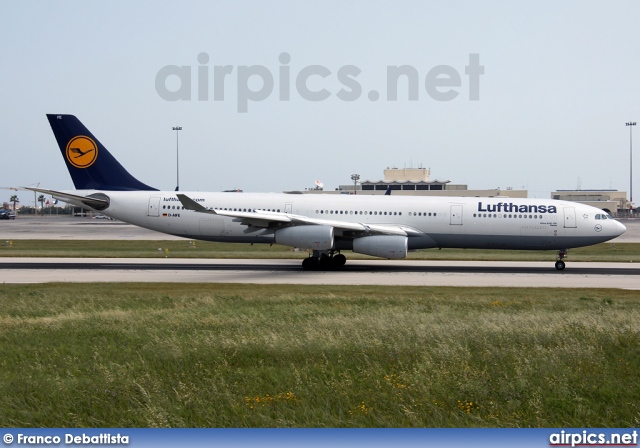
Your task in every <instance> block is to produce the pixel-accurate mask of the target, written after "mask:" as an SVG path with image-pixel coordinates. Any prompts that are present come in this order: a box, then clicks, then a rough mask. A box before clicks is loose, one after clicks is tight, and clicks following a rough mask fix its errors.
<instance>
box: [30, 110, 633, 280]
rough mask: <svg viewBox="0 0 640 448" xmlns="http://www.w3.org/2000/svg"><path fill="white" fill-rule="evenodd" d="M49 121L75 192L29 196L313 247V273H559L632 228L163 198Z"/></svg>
mask: <svg viewBox="0 0 640 448" xmlns="http://www.w3.org/2000/svg"><path fill="white" fill-rule="evenodd" d="M47 118H48V120H49V124H50V125H51V128H52V130H53V134H54V136H55V138H56V141H57V143H58V146H59V147H60V151H61V152H62V156H63V158H64V160H65V163H66V165H67V169H68V170H69V173H70V175H71V178H72V180H73V183H74V185H75V188H76V190H73V191H55V190H47V189H42V188H32V187H24V188H25V189H28V190H32V191H38V192H41V193H45V194H48V195H51V196H53V197H54V198H56V199H59V200H62V201H64V202H67V203H70V204H74V205H77V206H81V207H86V208H90V209H92V210H94V211H97V212H99V213H101V214H104V215H106V216H109V217H111V218H114V219H118V220H120V221H123V222H127V223H130V224H134V225H136V226H140V227H145V228H147V229H151V230H155V231H158V232H163V233H166V234H170V235H175V236H180V237H184V238H189V239H196V240H204V241H218V242H235V243H264V244H274V243H276V244H282V245H285V246H291V247H294V248H298V249H303V250H307V251H309V253H310V255H309V257H307V258H305V259H304V260H303V262H302V267H303V269H305V270H315V269H334V268H339V267H342V266H343V265H344V264H345V263H346V261H347V259H346V256H345V255H344V254H343V253H342V252H343V251H347V250H350V251H353V252H356V253H360V254H367V255H371V256H374V257H379V258H386V259H399V258H405V257H406V256H407V254H408V252H410V251H416V250H419V249H431V248H469V249H520V250H557V251H558V252H557V257H556V263H555V267H556V269H557V270H559V271H561V270H563V269H564V268H565V262H564V258H565V257H566V256H567V251H568V249H570V248H574V247H581V246H589V245H593V244H598V243H602V242H604V241H608V240H611V239H613V238H615V237H617V236H619V235H621V234H623V233H624V232H625V230H626V228H625V226H624V225H622V224H621V223H620V222H618V221H616V220H614V219H613V218H612V217H611V216H610V215H609V214H607V213H605V212H603V211H602V210H600V209H598V208H595V207H591V206H588V205H583V204H579V203H575V202H567V201H559V200H554V199H520V198H508V197H491V198H490V197H434V196H393V195H322V194H318V195H315V194H314V195H305V194H287V193H241V194H230V193H227V192H199V191H191V192H179V191H159V190H157V189H155V188H153V187H150V186H148V185H146V184H144V183H142V182H140V181H139V180H138V179H136V178H135V177H133V176H132V175H131V174H129V172H128V171H127V170H126V169H125V168H124V167H123V166H122V165H121V164H120V163H119V162H118V161H117V160H116V159H115V158H114V157H113V156H112V155H111V153H109V151H107V149H106V148H105V147H104V146H103V145H102V144H101V143H100V141H99V140H98V139H97V138H96V137H95V136H94V135H93V134H92V133H91V132H90V131H89V130H88V129H87V128H86V127H85V126H84V125H83V124H82V123H81V122H80V120H78V119H77V118H76V117H75V116H73V115H61V114H48V115H47ZM77 149H79V151H77Z"/></svg>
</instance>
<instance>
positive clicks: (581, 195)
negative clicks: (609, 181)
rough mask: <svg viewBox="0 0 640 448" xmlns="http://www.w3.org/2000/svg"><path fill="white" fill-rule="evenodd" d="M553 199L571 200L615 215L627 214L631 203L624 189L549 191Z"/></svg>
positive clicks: (623, 215) (622, 215)
mask: <svg viewBox="0 0 640 448" xmlns="http://www.w3.org/2000/svg"><path fill="white" fill-rule="evenodd" d="M551 197H552V198H553V199H559V200H561V201H573V202H579V203H581V204H586V205H591V206H592V207H597V208H599V209H602V210H604V211H606V212H607V213H609V214H610V215H612V216H616V217H625V216H628V215H629V212H630V209H631V203H630V202H629V201H628V200H627V192H626V191H618V190H558V191H554V192H552V193H551Z"/></svg>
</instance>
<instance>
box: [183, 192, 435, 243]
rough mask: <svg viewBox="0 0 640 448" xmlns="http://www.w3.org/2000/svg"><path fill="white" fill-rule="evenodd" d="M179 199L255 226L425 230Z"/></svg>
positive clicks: (403, 232) (380, 232) (387, 231)
mask: <svg viewBox="0 0 640 448" xmlns="http://www.w3.org/2000/svg"><path fill="white" fill-rule="evenodd" d="M178 199H179V200H180V202H181V203H182V205H183V206H184V208H186V209H187V210H193V211H195V212H200V213H210V214H214V215H220V216H228V217H231V218H238V219H239V220H241V222H242V224H244V225H250V226H254V227H264V228H269V227H273V225H274V224H276V223H289V225H290V226H296V225H320V226H331V227H334V228H335V229H339V230H346V231H351V232H362V233H366V234H377V235H401V236H410V235H422V234H423V232H421V231H419V230H417V229H414V228H413V227H409V226H403V225H392V224H364V223H359V222H345V221H335V220H331V219H321V218H310V217H308V216H301V215H294V214H291V213H279V212H268V211H265V210H256V211H253V212H236V211H231V210H212V209H208V208H206V207H204V206H202V204H199V203H197V202H196V201H194V200H193V199H191V198H189V197H188V196H186V195H184V194H180V193H179V194H178Z"/></svg>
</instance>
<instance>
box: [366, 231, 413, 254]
mask: <svg viewBox="0 0 640 448" xmlns="http://www.w3.org/2000/svg"><path fill="white" fill-rule="evenodd" d="M407 240H408V238H407V237H406V236H394V235H376V236H365V237H362V238H356V239H355V240H353V251H354V252H357V253H359V254H366V255H373V256H374V257H380V258H405V257H406V256H407V244H408V243H407Z"/></svg>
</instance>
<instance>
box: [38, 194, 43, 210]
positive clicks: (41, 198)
mask: <svg viewBox="0 0 640 448" xmlns="http://www.w3.org/2000/svg"><path fill="white" fill-rule="evenodd" d="M38 202H39V203H40V214H41V215H44V195H43V194H41V195H40V196H38Z"/></svg>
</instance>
